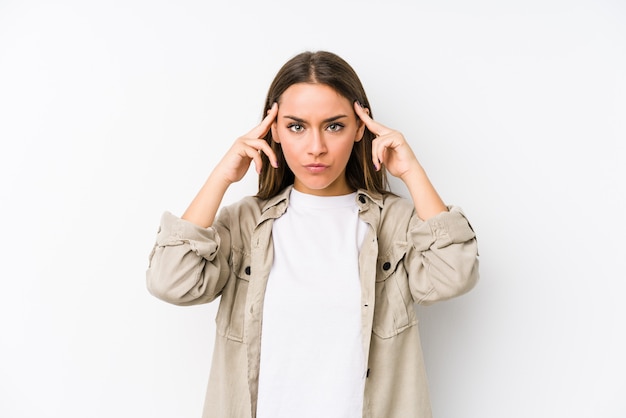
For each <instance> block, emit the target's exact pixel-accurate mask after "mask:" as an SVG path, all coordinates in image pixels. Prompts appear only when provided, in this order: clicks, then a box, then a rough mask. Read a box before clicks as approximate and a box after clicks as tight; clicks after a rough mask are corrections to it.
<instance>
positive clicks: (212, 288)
mask: <svg viewBox="0 0 626 418" xmlns="http://www.w3.org/2000/svg"><path fill="white" fill-rule="evenodd" d="M218 231H219V233H218ZM227 240H228V234H227V230H226V228H215V227H209V228H202V227H199V226H197V225H195V224H193V223H191V222H189V221H186V220H184V219H180V218H178V217H176V216H174V215H173V214H171V213H169V212H165V213H164V214H163V216H162V217H161V223H160V226H159V229H158V232H157V237H156V243H155V244H154V247H153V249H152V252H151V253H150V256H149V263H148V270H147V271H146V285H147V287H148V291H149V292H150V293H151V294H153V295H154V296H156V297H157V298H159V299H162V300H164V301H166V302H169V303H173V304H175V305H192V304H199V303H205V302H210V301H212V300H213V299H215V298H216V297H217V296H218V295H219V294H220V292H221V290H222V289H223V287H224V285H225V284H226V281H227V280H228V272H229V269H228V268H226V265H227V263H228V258H227V256H226V255H224V254H222V253H223V252H221V251H220V249H221V248H222V247H224V248H229V245H228V242H227Z"/></svg>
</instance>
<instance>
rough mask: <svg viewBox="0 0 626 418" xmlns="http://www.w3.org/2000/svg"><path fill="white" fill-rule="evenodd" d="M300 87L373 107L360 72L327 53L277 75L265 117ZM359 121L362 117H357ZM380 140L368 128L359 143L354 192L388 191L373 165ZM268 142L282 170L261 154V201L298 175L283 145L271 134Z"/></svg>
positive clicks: (353, 161)
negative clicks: (320, 87)
mask: <svg viewBox="0 0 626 418" xmlns="http://www.w3.org/2000/svg"><path fill="white" fill-rule="evenodd" d="M297 83H318V84H324V85H327V86H329V87H331V88H332V89H334V90H335V91H336V92H337V93H339V94H340V95H342V96H343V97H345V98H346V99H348V100H349V101H350V103H354V102H355V101H358V102H359V103H361V105H362V106H363V107H365V108H368V109H369V111H370V116H372V110H371V108H370V106H369V102H368V100H367V96H366V95H365V90H364V89H363V85H362V84H361V81H360V80H359V77H358V76H357V74H356V72H355V71H354V69H352V67H351V66H350V65H349V64H348V63H347V62H346V61H344V60H343V59H342V58H341V57H339V56H337V55H335V54H333V53H331V52H327V51H317V52H303V53H300V54H298V55H296V56H295V57H293V58H291V59H290V60H289V61H287V62H286V63H285V64H284V65H283V66H282V68H281V69H280V70H279V71H278V73H277V74H276V77H275V78H274V81H272V84H271V85H270V88H269V90H268V93H267V98H266V99H265V107H264V109H263V114H262V117H264V116H265V115H267V111H268V110H269V109H270V108H271V107H272V104H274V102H278V101H279V99H280V96H281V95H282V94H283V93H284V92H285V90H287V89H288V88H289V87H290V86H292V85H294V84H297ZM357 117H358V116H357ZM375 137H376V135H374V134H373V133H372V132H370V131H369V130H368V129H367V127H365V131H364V133H363V139H362V140H361V141H359V142H355V144H354V146H353V147H352V153H351V154H350V159H349V160H348V164H347V166H346V181H347V182H348V185H349V186H350V187H352V188H353V189H355V190H356V189H365V190H367V191H370V192H378V193H384V192H385V191H387V190H388V183H387V174H386V172H385V168H384V167H382V166H381V168H380V171H376V168H375V167H374V163H373V162H372V140H373V139H374V138H375ZM264 139H265V141H267V143H268V144H269V145H270V146H271V147H272V150H274V152H275V153H276V157H277V158H278V168H273V167H271V165H270V163H269V159H268V158H267V156H266V155H265V154H261V158H262V159H263V167H262V169H261V174H260V175H259V191H258V193H257V197H260V198H262V199H268V198H271V197H274V196H276V195H277V194H278V193H280V191H281V190H283V189H284V188H285V187H287V186H289V185H291V184H293V182H294V174H293V172H292V171H291V169H290V168H289V167H288V166H287V161H286V160H285V157H284V155H283V153H282V149H281V147H280V144H278V143H276V142H274V141H273V140H272V132H271V130H270V132H268V133H267V135H266V136H265V138H264Z"/></svg>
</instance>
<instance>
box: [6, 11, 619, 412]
mask: <svg viewBox="0 0 626 418" xmlns="http://www.w3.org/2000/svg"><path fill="white" fill-rule="evenodd" d="M225 3H228V4H225ZM217 4H218V2H209V1H200V0H177V1H173V0H170V1H168V0H158V1H148V0H143V1H142V0H123V1H122V0H113V1H79V0H75V1H71V0H60V1H55V2H48V1H43V0H41V1H17V0H15V1H12V0H0V138H1V152H0V193H1V195H0V198H1V207H0V219H1V220H2V228H1V238H0V242H1V244H0V245H1V250H0V257H1V264H0V274H1V276H0V279H1V282H0V283H1V287H0V338H1V340H0V353H1V356H0V416H1V417H7V418H18V417H19V418H21V417H37V418H39V417H64V418H66V417H77V418H78V417H80V418H83V417H98V418H99V417H155V418H157V417H183V418H186V417H199V415H200V412H201V409H202V402H203V398H204V390H205V385H206V382H207V378H208V373H209V367H210V361H211V353H212V347H213V338H214V337H213V334H214V331H215V328H214V315H215V312H216V308H217V304H212V305H204V306H196V307H188V308H181V307H176V306H172V305H168V304H166V303H164V302H161V301H159V300H157V299H155V298H153V297H152V296H150V295H149V294H148V292H147V291H146V289H145V269H146V267H147V260H148V254H149V252H150V250H151V247H152V244H153V241H154V238H155V234H156V229H157V225H158V222H159V218H160V215H161V212H162V211H164V210H170V211H172V212H174V213H175V214H181V213H182V211H183V210H184V209H185V208H186V206H187V204H188V203H189V202H190V200H191V199H192V198H193V196H194V195H195V193H196V191H197V190H198V188H199V187H200V186H201V184H202V183H203V182H204V179H205V178H206V176H207V175H208V174H209V172H210V170H211V168H212V167H213V166H214V165H215V164H216V162H217V161H218V159H219V158H220V157H221V156H222V154H223V153H224V152H225V151H226V150H227V149H228V147H229V146H230V144H231V143H232V141H233V140H234V139H235V138H236V137H238V136H240V135H242V134H244V133H246V132H247V131H248V130H250V129H251V128H252V127H253V126H254V125H256V124H257V123H258V122H259V120H260V115H261V111H262V105H263V99H264V98H265V93H266V92H267V88H268V87H269V84H270V82H271V80H272V78H273V76H274V74H275V72H276V71H277V70H278V68H279V67H280V66H281V65H282V64H283V63H284V62H285V61H286V60H287V59H289V58H291V57H292V56H293V55H295V54H297V53H299V52H301V51H303V50H306V49H313V50H317V49H327V50H331V51H333V52H336V53H338V54H339V55H341V56H343V57H344V58H345V59H346V60H348V62H350V63H351V64H352V66H353V67H354V68H355V69H356V71H357V72H358V73H359V75H360V76H361V79H362V81H363V83H364V85H365V87H366V90H367V92H368V95H369V98H370V101H371V103H372V109H373V112H374V115H375V116H376V119H377V120H378V121H380V122H381V123H383V124H385V125H388V126H390V127H393V128H395V129H398V130H400V131H401V132H403V133H404V134H405V136H406V137H407V138H408V139H409V141H410V143H411V145H412V146H413V148H414V150H415V152H416V154H417V155H418V157H419V158H420V160H421V162H422V164H423V165H424V166H425V168H426V169H427V171H428V173H429V175H430V177H431V179H432V181H433V183H434V184H435V185H436V186H437V188H438V190H439V192H440V194H441V195H442V197H443V198H444V199H445V200H446V202H447V203H452V204H457V205H460V206H461V207H462V208H463V209H464V210H465V212H466V213H467V215H468V216H469V218H470V220H471V222H472V224H473V227H474V229H475V230H476V232H477V234H478V239H479V248H480V254H481V281H480V283H479V285H478V286H477V287H476V288H475V289H474V290H473V291H472V292H471V293H469V294H467V295H465V296H462V297H460V298H458V299H455V300H452V301H449V302H444V303H440V304H438V305H434V306H432V307H428V308H418V313H419V314H420V315H421V327H422V338H423V343H424V351H425V357H426V364H427V370H428V373H429V378H430V383H431V391H432V401H433V408H434V413H435V417H436V418H502V417H507V418H517V417H519V418H522V417H523V418H527V417H546V418H553V417H568V418H583V417H585V418H586V417H594V418H596V417H602V418H604V417H607V418H617V417H622V418H623V417H624V416H626V400H625V398H624V392H625V390H626V360H625V354H624V353H626V342H625V338H624V337H625V331H624V330H625V329H626V327H625V325H624V320H625V319H626V305H625V304H624V303H623V300H624V290H625V289H626V286H625V285H624V282H625V281H626V273H625V272H626V261H625V260H626V256H625V254H624V253H625V250H626V243H625V239H626V222H625V221H624V218H625V214H624V212H625V211H626V205H625V191H624V189H625V188H624V181H623V179H624V178H625V177H626V169H625V164H624V162H623V161H624V157H625V145H624V144H625V142H626V122H625V120H626V5H625V4H624V3H623V2H621V1H618V0H614V1H610V0H573V1H571V0H570V1H566V0H563V1H559V0H541V1H539V0H530V1H508V2H501V1H495V0H493V1H492V0H481V1H472V2H467V1H461V0H456V1H437V2H430V1H428V2H427V1H421V0H419V1H416V2H410V1H402V2H401V1H393V0H389V1H385V2H368V1H353V2H349V1H348V2H340V1H327V0H322V1H319V0H317V1H309V2H306V3H305V2H303V3H297V2H294V1H286V0H285V1H277V0H267V1H247V2H242V1H231V2H219V5H217ZM253 174H254V173H253V172H252V171H251V172H250V173H249V175H248V176H247V177H246V178H245V180H244V181H242V182H241V183H239V184H237V185H236V186H235V187H233V188H232V189H231V190H230V191H229V193H228V195H227V196H226V199H225V202H224V203H230V202H233V201H234V200H236V199H238V198H239V197H241V196H243V195H244V194H253V193H254V192H255V190H256V188H255V187H256V179H255V177H254V175H253ZM394 190H396V191H397V192H400V193H401V194H404V191H403V189H402V187H401V184H398V183H396V182H394Z"/></svg>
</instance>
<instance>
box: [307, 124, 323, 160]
mask: <svg viewBox="0 0 626 418" xmlns="http://www.w3.org/2000/svg"><path fill="white" fill-rule="evenodd" d="M308 152H309V154H311V155H315V156H318V155H323V154H325V153H326V141H325V140H324V135H323V134H322V133H321V132H319V131H318V130H314V131H313V132H312V134H311V137H310V140H309V150H308Z"/></svg>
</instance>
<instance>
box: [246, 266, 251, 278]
mask: <svg viewBox="0 0 626 418" xmlns="http://www.w3.org/2000/svg"><path fill="white" fill-rule="evenodd" d="M245 272H246V276H249V275H250V266H247V267H246V269H245Z"/></svg>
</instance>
